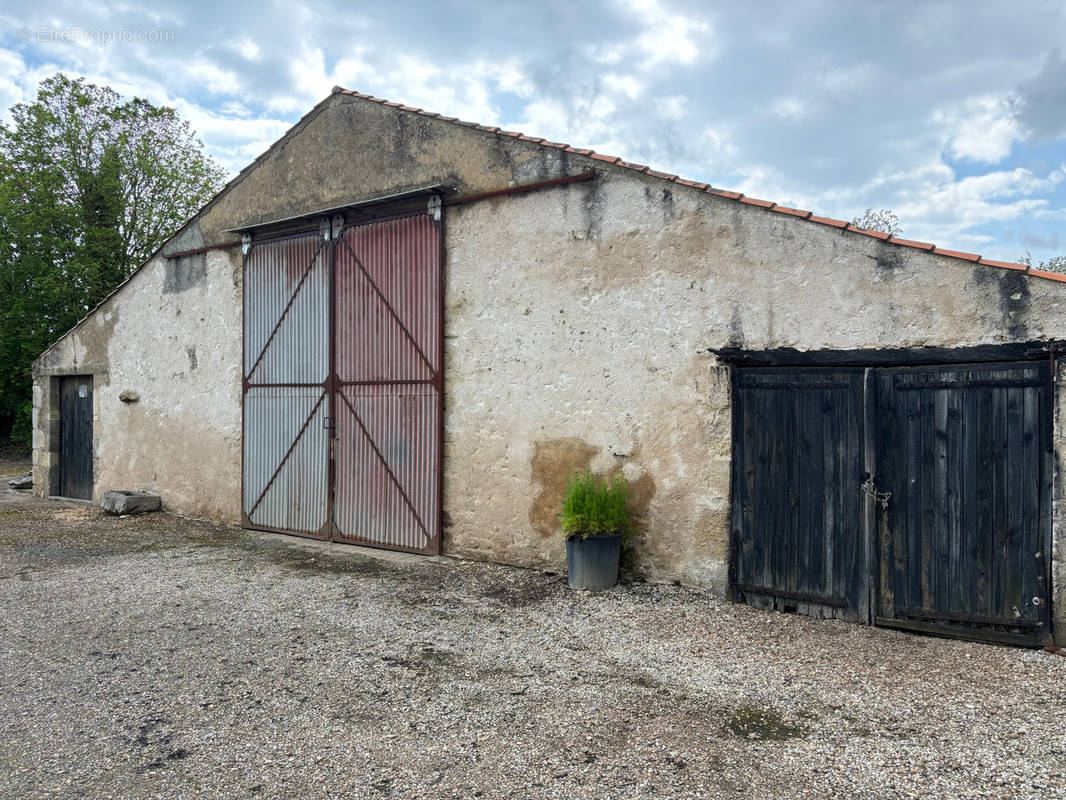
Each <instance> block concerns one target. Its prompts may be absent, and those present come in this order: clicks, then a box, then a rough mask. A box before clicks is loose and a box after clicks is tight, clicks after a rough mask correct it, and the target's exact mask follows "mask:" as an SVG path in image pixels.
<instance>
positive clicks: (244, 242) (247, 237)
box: [241, 233, 252, 256]
mask: <svg viewBox="0 0 1066 800" xmlns="http://www.w3.org/2000/svg"><path fill="white" fill-rule="evenodd" d="M251 249H252V234H250V233H246V234H244V236H242V237H241V255H245V256H246V255H248V251H249V250H251Z"/></svg>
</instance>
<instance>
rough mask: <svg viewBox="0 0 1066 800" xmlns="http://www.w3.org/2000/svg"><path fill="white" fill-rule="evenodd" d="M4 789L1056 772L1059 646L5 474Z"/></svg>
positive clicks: (757, 787)
mask: <svg viewBox="0 0 1066 800" xmlns="http://www.w3.org/2000/svg"><path fill="white" fill-rule="evenodd" d="M0 602H2V603H3V609H4V613H3V615H2V620H0V624H2V637H3V650H2V653H0V796H2V797H12V798H15V797H18V798H38V797H92V798H108V797H115V798H140V797H168V798H191V797H212V798H215V797H218V798H237V797H247V798H260V797H284V798H302V797H316V798H317V797H322V798H325V797H367V798H378V797H380V798H387V797H403V798H437V797H442V798H447V797H463V798H466V797H486V798H527V797H528V798H627V800H628V799H629V798H781V797H812V798H825V797H847V798H893V797H945V798H947V797H951V798H963V797H1002V798H1025V797H1034V798H1035V797H1040V798H1046V797H1066V727H1064V725H1063V718H1062V713H1063V710H1064V708H1066V658H1062V657H1059V656H1056V655H1052V654H1049V653H1044V652H1041V651H1036V650H1022V649H1011V648H1006V647H995V646H990V645H981V644H972V643H964V642H955V641H949V640H940V639H934V638H928V637H920V636H914V635H909V634H904V633H898V632H893V631H886V630H878V629H871V628H866V627H861V626H857V625H848V624H844V623H838V622H831V621H818V620H811V619H807V618H804V617H798V616H788V615H782V614H774V613H769V612H763V611H757V610H754V609H751V608H747V607H744V606H736V605H732V604H730V603H727V602H725V601H723V600H720V599H718V598H716V597H713V596H710V595H708V594H704V593H701V592H698V591H693V590H690V589H686V588H682V587H678V586H656V585H649V584H641V583H636V584H629V585H624V586H619V587H617V588H615V589H613V590H611V591H609V592H605V593H602V594H597V595H591V594H587V593H580V592H572V591H570V590H569V589H568V588H567V586H566V584H565V580H564V579H563V578H562V577H559V576H554V575H544V574H541V573H537V572H531V571H524V570H517V569H509V568H506V567H499V566H493V565H488V564H480V563H471V562H454V561H448V560H437V561H432V560H424V559H423V560H412V559H408V560H404V559H398V560H389V559H381V558H372V557H368V556H367V555H366V554H365V552H363V551H359V550H356V549H354V548H344V547H337V546H333V547H327V546H322V545H316V544H311V543H306V542H303V541H301V540H295V539H288V538H286V537H278V536H269V535H261V534H251V533H246V532H242V531H239V530H235V529H232V528H225V527H219V526H214V525H210V524H207V523H202V522H194V521H189V520H184V519H180V518H177V517H173V516H169V515H165V514H154V515H150V516H146V517H132V518H127V519H116V518H113V517H107V516H105V515H104V514H103V513H102V512H101V511H99V510H98V509H95V508H91V507H86V506H77V505H73V504H65V503H58V502H50V501H41V500H34V499H31V498H27V497H25V496H24V495H20V496H17V495H15V494H14V493H12V492H8V493H6V494H4V493H0Z"/></svg>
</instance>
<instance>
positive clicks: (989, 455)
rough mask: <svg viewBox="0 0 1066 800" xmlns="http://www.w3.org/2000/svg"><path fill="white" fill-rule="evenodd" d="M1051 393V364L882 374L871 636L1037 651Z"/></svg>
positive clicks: (1044, 627) (1044, 571)
mask: <svg viewBox="0 0 1066 800" xmlns="http://www.w3.org/2000/svg"><path fill="white" fill-rule="evenodd" d="M1050 390H1051V384H1050V379H1049V368H1048V365H1047V363H1046V362H1030V363H1021V364H1009V365H970V366H945V367H922V368H908V369H900V370H895V369H893V370H884V371H880V372H879V374H878V377H877V414H876V416H877V420H878V431H877V484H878V487H877V488H878V489H879V490H880V491H881V492H883V493H884V495H883V496H885V500H886V502H885V503H884V504H882V507H881V508H880V509H879V512H878V513H879V517H878V523H879V526H878V539H879V541H880V569H879V573H880V574H879V586H880V604H879V605H880V607H879V610H878V612H877V614H878V618H877V622H878V624H886V625H892V626H896V627H907V628H919V629H922V630H929V631H933V632H940V633H955V634H959V635H964V636H966V637H976V638H991V639H996V640H1000V641H1007V642H1016V643H1019V644H1036V643H1039V642H1040V641H1042V640H1044V638H1045V637H1046V635H1047V633H1048V631H1049V630H1050V622H1049V607H1048V602H1047V600H1048V596H1047V595H1048V582H1049V580H1050V577H1049V572H1048V569H1049V567H1048V564H1049V560H1050V559H1049V556H1050V554H1049V553H1048V549H1047V547H1048V537H1047V534H1046V531H1047V530H1048V514H1049V508H1048V502H1047V498H1049V497H1050V481H1051V470H1052V465H1051V462H1050V459H1051V454H1050V451H1051V448H1050V430H1051V420H1050V413H1051V412H1050Z"/></svg>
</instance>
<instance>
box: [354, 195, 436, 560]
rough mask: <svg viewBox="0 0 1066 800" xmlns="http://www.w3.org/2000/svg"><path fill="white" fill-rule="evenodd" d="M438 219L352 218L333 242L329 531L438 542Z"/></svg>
mask: <svg viewBox="0 0 1066 800" xmlns="http://www.w3.org/2000/svg"><path fill="white" fill-rule="evenodd" d="M440 244H441V243H440V223H439V222H437V221H435V220H433V219H432V218H431V217H429V216H427V215H420V216H413V217H404V218H400V219H392V220H387V221H382V222H372V223H367V224H362V225H357V226H354V227H351V228H348V229H347V230H345V231H344V233H343V235H342V236H341V237H340V239H339V240H338V242H337V244H336V248H337V249H336V282H335V286H336V315H337V316H336V320H337V323H336V330H335V339H336V365H337V366H336V370H337V376H336V377H337V395H336V403H335V407H336V411H335V414H336V436H337V439H336V454H335V470H336V491H335V495H334V502H335V509H334V523H335V526H336V529H335V536H336V538H338V539H342V540H344V541H349V542H358V543H361V544H371V545H376V546H381V547H388V548H391V549H397V550H408V551H413V552H419V553H436V552H439V548H440V540H439V535H438V531H439V516H440V509H439V505H440V457H441V364H442V354H443V335H442V320H441V316H442V315H441V309H442V297H441V263H440V253H441V246H440Z"/></svg>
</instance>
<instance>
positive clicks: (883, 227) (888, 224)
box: [851, 208, 903, 236]
mask: <svg viewBox="0 0 1066 800" xmlns="http://www.w3.org/2000/svg"><path fill="white" fill-rule="evenodd" d="M851 224H852V225H854V226H855V227H856V228H862V229H863V230H864V231H879V232H881V233H887V234H889V235H891V236H899V235H900V233H902V232H903V229H902V228H901V227H900V224H899V217H897V216H896V215H895V214H894V213H892V212H891V211H889V210H888V209H887V208H881V209H878V210H876V211H875V210H874V209H872V208H868V209H866V211H864V212H863V214H862V216H861V217H855V219H853V220H852V221H851Z"/></svg>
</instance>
